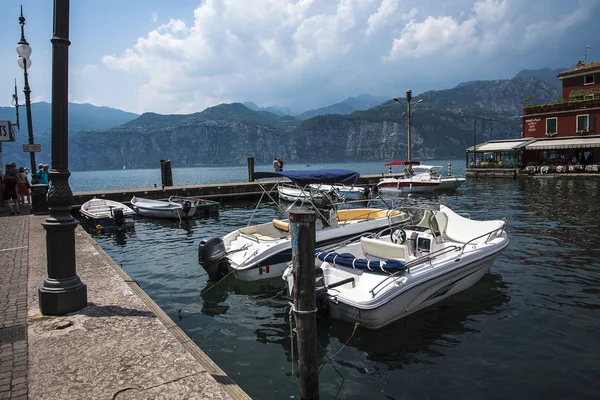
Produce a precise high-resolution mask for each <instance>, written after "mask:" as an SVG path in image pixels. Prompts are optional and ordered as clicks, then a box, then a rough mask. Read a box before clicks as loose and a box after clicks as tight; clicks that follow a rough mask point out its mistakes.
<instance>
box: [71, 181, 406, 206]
mask: <svg viewBox="0 0 600 400" xmlns="http://www.w3.org/2000/svg"><path fill="white" fill-rule="evenodd" d="M384 176H398V175H396V174H394V175H388V174H386V175H384V174H377V175H361V177H360V180H359V183H358V184H359V185H375V184H377V182H378V181H379V179H381V178H382V177H384ZM275 184H276V181H274V180H266V181H260V182H233V183H218V184H209V185H188V186H165V187H164V188H163V187H156V188H138V189H116V190H98V191H88V192H75V193H73V205H74V206H76V207H77V206H81V205H82V204H83V203H85V202H86V201H88V200H91V199H93V198H94V197H96V198H104V199H107V200H114V201H118V202H120V203H128V202H129V201H131V198H132V197H133V196H137V197H143V198H147V199H155V200H158V199H167V198H169V197H171V196H194V197H196V196H197V197H203V198H206V199H210V200H216V201H219V202H221V203H223V202H230V201H238V200H252V199H256V198H258V197H260V196H261V195H262V194H263V188H264V189H265V190H271V189H272V188H273V186H274V185H275ZM261 185H262V187H261Z"/></svg>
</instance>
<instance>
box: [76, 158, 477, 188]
mask: <svg viewBox="0 0 600 400" xmlns="http://www.w3.org/2000/svg"><path fill="white" fill-rule="evenodd" d="M448 163H451V164H452V165H451V168H452V173H453V174H456V175H463V176H464V172H465V161H464V160H436V161H424V162H423V164H427V165H443V166H444V167H443V170H442V171H443V173H444V174H445V173H446V172H447V169H448ZM325 168H343V169H352V170H354V171H358V172H360V173H361V174H367V175H368V174H381V173H387V171H388V169H387V167H385V166H384V163H383V162H381V161H377V162H363V163H353V164H325V163H319V164H310V166H307V165H306V164H292V163H290V164H287V163H286V164H285V167H284V169H285V170H286V171H290V170H313V169H325ZM394 168H398V167H394ZM254 170H255V171H256V172H258V171H273V166H272V165H271V164H269V165H255V166H254ZM247 180H248V167H247V166H241V167H197V168H175V167H174V166H173V184H175V185H176V186H179V185H203V184H211V183H229V182H245V181H247ZM69 184H70V185H71V189H72V190H73V192H87V191H93V190H108V189H135V188H151V187H154V185H155V184H156V185H157V186H158V187H160V186H161V178H160V168H156V169H136V170H127V169H123V170H111V171H71V177H70V178H69Z"/></svg>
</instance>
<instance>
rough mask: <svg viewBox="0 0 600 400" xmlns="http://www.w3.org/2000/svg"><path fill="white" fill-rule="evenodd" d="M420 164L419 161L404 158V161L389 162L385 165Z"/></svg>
mask: <svg viewBox="0 0 600 400" xmlns="http://www.w3.org/2000/svg"><path fill="white" fill-rule="evenodd" d="M419 164H421V163H420V162H419V161H407V160H402V161H392V162H389V163H387V164H385V166H386V167H389V166H390V165H419Z"/></svg>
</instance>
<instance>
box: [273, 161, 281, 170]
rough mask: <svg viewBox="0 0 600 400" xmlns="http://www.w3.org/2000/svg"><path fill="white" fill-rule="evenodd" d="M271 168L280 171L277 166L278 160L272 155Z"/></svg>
mask: <svg viewBox="0 0 600 400" xmlns="http://www.w3.org/2000/svg"><path fill="white" fill-rule="evenodd" d="M273 170H274V171H275V172H279V171H281V169H280V168H279V160H277V157H273Z"/></svg>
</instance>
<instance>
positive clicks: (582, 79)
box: [579, 75, 585, 86]
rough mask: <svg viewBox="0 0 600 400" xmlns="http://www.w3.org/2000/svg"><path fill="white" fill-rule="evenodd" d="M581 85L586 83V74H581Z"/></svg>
mask: <svg viewBox="0 0 600 400" xmlns="http://www.w3.org/2000/svg"><path fill="white" fill-rule="evenodd" d="M579 85H580V86H583V85H585V75H581V76H580V77H579Z"/></svg>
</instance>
